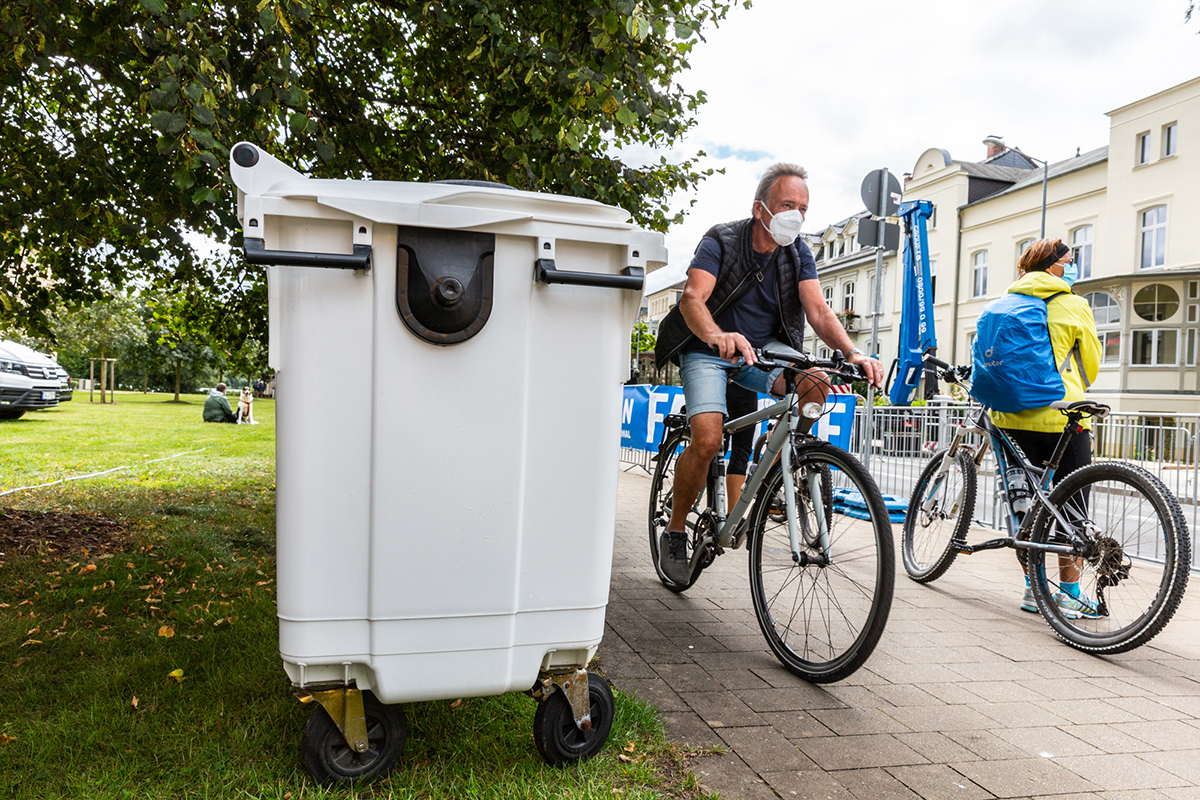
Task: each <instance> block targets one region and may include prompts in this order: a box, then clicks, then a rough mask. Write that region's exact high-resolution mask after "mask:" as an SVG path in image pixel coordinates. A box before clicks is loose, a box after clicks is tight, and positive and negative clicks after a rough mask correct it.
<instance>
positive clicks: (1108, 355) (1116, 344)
mask: <svg viewBox="0 0 1200 800" xmlns="http://www.w3.org/2000/svg"><path fill="white" fill-rule="evenodd" d="M1096 336H1097V337H1099V339H1100V366H1102V367H1117V366H1120V365H1121V332H1120V331H1100V332H1099V333H1097V334H1096Z"/></svg>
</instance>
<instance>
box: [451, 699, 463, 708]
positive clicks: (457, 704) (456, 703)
mask: <svg viewBox="0 0 1200 800" xmlns="http://www.w3.org/2000/svg"><path fill="white" fill-rule="evenodd" d="M461 705H462V698H461V697H460V698H458V699H457V700H455V701H454V702H453V703H451V704H450V707H451V708H458V707H459V706H461Z"/></svg>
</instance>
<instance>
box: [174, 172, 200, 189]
mask: <svg viewBox="0 0 1200 800" xmlns="http://www.w3.org/2000/svg"><path fill="white" fill-rule="evenodd" d="M171 179H172V181H173V182H174V183H175V185H176V186H178V187H179V188H180V189H190V188H192V186H193V185H195V183H196V176H195V175H193V174H192V172H191V170H186V169H177V170H175V172H174V174H173V175H172V176H171Z"/></svg>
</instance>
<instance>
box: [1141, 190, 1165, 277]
mask: <svg viewBox="0 0 1200 800" xmlns="http://www.w3.org/2000/svg"><path fill="white" fill-rule="evenodd" d="M1166 252H1167V207H1166V206H1154V207H1153V208H1147V209H1146V210H1145V211H1143V212H1142V269H1151V268H1153V267H1161V266H1162V265H1163V264H1165V263H1166Z"/></svg>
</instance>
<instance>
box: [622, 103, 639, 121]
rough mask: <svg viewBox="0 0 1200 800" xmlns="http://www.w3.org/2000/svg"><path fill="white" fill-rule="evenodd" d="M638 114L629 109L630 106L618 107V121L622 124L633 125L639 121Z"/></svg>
mask: <svg viewBox="0 0 1200 800" xmlns="http://www.w3.org/2000/svg"><path fill="white" fill-rule="evenodd" d="M637 119H638V118H637V115H636V114H634V113H633V112H632V111H630V110H629V106H621V107H620V108H618V109H617V122H619V123H621V124H622V125H632V124H634V123H635V122H637Z"/></svg>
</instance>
